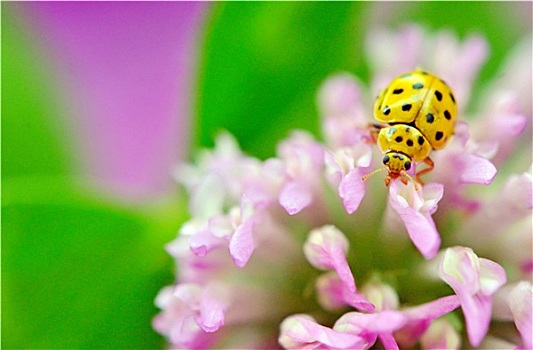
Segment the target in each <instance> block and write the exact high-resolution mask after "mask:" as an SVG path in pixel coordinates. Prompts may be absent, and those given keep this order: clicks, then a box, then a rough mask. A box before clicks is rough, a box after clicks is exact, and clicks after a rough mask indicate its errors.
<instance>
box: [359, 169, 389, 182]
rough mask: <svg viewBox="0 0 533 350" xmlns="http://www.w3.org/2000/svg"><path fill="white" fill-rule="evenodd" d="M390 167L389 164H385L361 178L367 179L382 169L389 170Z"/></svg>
mask: <svg viewBox="0 0 533 350" xmlns="http://www.w3.org/2000/svg"><path fill="white" fill-rule="evenodd" d="M388 169H389V168H388V167H387V166H384V167H381V168H378V169H376V170H374V171H372V172H371V173H368V174H366V175H365V176H363V177H362V178H361V180H362V181H366V179H368V178H369V177H370V176H372V175H374V174H375V173H379V172H380V171H383V170H388Z"/></svg>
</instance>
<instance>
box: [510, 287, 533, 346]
mask: <svg viewBox="0 0 533 350" xmlns="http://www.w3.org/2000/svg"><path fill="white" fill-rule="evenodd" d="M507 300H508V303H509V307H510V309H511V312H512V314H513V318H514V322H515V325H516V328H517V329H518V332H520V336H521V337H522V342H523V348H524V349H532V348H533V305H532V304H533V289H532V286H531V282H527V281H522V282H520V283H518V284H517V285H516V287H515V288H513V289H512V290H511V292H510V293H509V297H508V299H507Z"/></svg>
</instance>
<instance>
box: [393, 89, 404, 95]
mask: <svg viewBox="0 0 533 350" xmlns="http://www.w3.org/2000/svg"><path fill="white" fill-rule="evenodd" d="M402 92H403V89H394V91H393V92H392V93H393V94H394V95H399V94H401V93H402Z"/></svg>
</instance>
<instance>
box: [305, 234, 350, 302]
mask: <svg viewBox="0 0 533 350" xmlns="http://www.w3.org/2000/svg"><path fill="white" fill-rule="evenodd" d="M348 245H349V243H348V240H347V239H346V237H345V236H344V235H343V234H342V232H340V231H339V230H338V229H337V228H335V227H334V226H331V225H328V226H323V227H321V228H319V229H315V230H312V231H311V233H310V234H309V237H308V238H307V241H306V242H305V244H304V253H305V256H306V258H307V260H308V261H309V262H310V263H311V265H313V266H314V267H316V268H318V269H321V270H335V271H336V272H337V274H338V275H339V278H340V279H341V281H342V282H343V283H344V284H345V285H346V287H347V288H348V290H349V291H350V292H352V293H355V291H356V288H355V281H354V278H353V275H352V271H351V270H350V267H349V266H348V262H347V261H346V252H347V251H348Z"/></svg>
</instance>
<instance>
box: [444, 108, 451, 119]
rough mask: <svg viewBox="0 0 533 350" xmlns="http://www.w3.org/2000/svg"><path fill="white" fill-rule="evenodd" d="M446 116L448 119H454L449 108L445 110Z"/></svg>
mask: <svg viewBox="0 0 533 350" xmlns="http://www.w3.org/2000/svg"><path fill="white" fill-rule="evenodd" d="M444 118H446V119H448V120H450V119H452V116H451V114H450V112H448V110H445V111H444Z"/></svg>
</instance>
